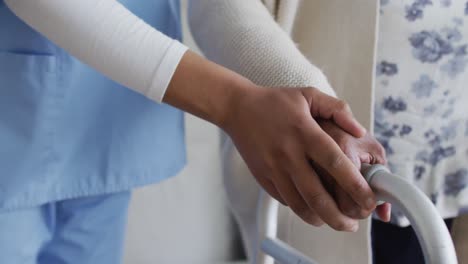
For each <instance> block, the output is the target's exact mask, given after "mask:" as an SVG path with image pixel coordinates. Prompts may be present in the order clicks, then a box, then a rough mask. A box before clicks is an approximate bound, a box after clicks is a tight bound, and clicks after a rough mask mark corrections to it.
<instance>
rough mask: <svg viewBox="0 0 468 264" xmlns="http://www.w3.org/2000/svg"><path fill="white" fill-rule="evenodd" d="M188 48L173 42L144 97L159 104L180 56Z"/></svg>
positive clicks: (175, 41)
mask: <svg viewBox="0 0 468 264" xmlns="http://www.w3.org/2000/svg"><path fill="white" fill-rule="evenodd" d="M187 50H188V48H187V47H186V46H185V45H184V44H182V43H180V42H179V41H177V40H174V41H173V42H172V43H171V45H170V46H169V48H168V49H167V51H166V54H165V55H164V57H163V59H162V61H161V64H159V67H158V69H157V70H156V72H155V74H154V77H153V80H152V82H151V85H150V87H149V89H148V90H147V94H146V96H147V97H148V98H150V99H152V100H154V101H156V102H158V103H161V102H162V100H163V98H164V94H165V93H166V90H167V87H168V86H169V83H170V82H171V80H172V76H173V75H174V72H175V70H176V69H177V66H178V65H179V62H180V60H181V59H182V56H183V55H184V54H185V52H186V51H187Z"/></svg>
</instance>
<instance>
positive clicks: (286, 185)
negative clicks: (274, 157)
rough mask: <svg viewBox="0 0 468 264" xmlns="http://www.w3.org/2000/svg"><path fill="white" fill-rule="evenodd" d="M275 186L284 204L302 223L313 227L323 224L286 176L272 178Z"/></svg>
mask: <svg viewBox="0 0 468 264" xmlns="http://www.w3.org/2000/svg"><path fill="white" fill-rule="evenodd" d="M274 183H275V186H276V188H277V190H278V192H279V194H280V195H281V197H282V198H283V200H284V201H285V202H286V204H287V205H288V206H289V207H290V208H291V210H293V212H294V213H295V214H296V215H298V216H299V217H300V218H301V219H302V220H303V221H304V222H306V223H309V224H311V225H314V226H320V225H322V224H323V222H322V220H320V218H319V217H318V216H317V214H316V213H315V212H314V209H311V208H310V207H309V206H308V205H307V203H306V202H305V201H304V199H303V198H302V196H301V195H300V194H299V192H298V190H297V189H296V187H295V186H294V184H293V182H292V181H291V179H290V177H289V176H288V175H279V174H278V175H276V176H274Z"/></svg>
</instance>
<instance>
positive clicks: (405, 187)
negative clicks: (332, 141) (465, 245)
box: [362, 165, 457, 264]
mask: <svg viewBox="0 0 468 264" xmlns="http://www.w3.org/2000/svg"><path fill="white" fill-rule="evenodd" d="M362 173H363V175H364V177H365V178H366V180H367V181H368V182H369V185H370V186H371V187H372V189H373V190H374V191H375V193H376V195H377V199H379V200H382V201H386V202H389V203H391V204H392V205H394V206H396V207H398V208H399V209H401V210H402V211H403V213H404V214H405V215H406V217H408V219H409V220H410V222H411V224H412V226H413V228H414V230H415V232H416V235H417V237H418V239H419V242H420V244H421V248H422V250H423V253H424V258H425V260H426V263H431V264H456V263H457V256H456V254H455V248H454V246H453V242H452V238H451V236H450V233H449V231H448V229H447V227H446V225H445V222H444V220H443V219H442V217H440V215H439V212H438V211H437V209H436V208H435V206H434V205H433V204H432V202H431V201H430V200H429V198H428V197H427V196H426V195H425V194H424V193H423V192H422V191H421V190H419V189H418V188H416V187H415V186H414V185H412V184H411V183H409V182H407V181H406V180H404V179H403V178H401V177H398V176H396V175H393V174H391V173H390V171H389V170H388V169H387V168H386V167H384V166H382V165H373V166H370V165H363V168H362Z"/></svg>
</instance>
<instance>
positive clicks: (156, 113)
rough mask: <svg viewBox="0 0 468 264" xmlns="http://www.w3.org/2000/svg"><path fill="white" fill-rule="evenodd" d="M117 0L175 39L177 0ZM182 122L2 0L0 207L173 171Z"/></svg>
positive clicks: (121, 185) (181, 161) (99, 190)
mask: <svg viewBox="0 0 468 264" xmlns="http://www.w3.org/2000/svg"><path fill="white" fill-rule="evenodd" d="M119 2H121V3H122V4H123V5H125V6H126V7H127V8H128V9H130V10H131V11H132V12H133V13H135V14H136V15H137V16H139V17H140V18H141V19H143V20H144V21H145V22H147V23H148V24H150V25H152V26H153V27H155V28H156V29H158V30H160V31H162V32H163V33H165V34H167V35H168V36H170V37H172V38H175V39H179V40H180V39H181V25H180V17H179V11H180V10H179V2H178V0H142V1H134V0H122V1H119ZM76 41H79V39H77V40H76ZM154 48H155V49H157V48H158V47H154ZM128 52H132V51H131V50H129V51H128ZM183 121H184V120H183V113H182V112H180V111H179V110H176V109H174V108H172V107H170V106H167V105H162V104H157V103H155V102H152V101H150V100H149V99H147V98H145V97H144V96H142V95H140V94H137V93H135V92H133V91H131V90H129V89H128V88H125V87H122V86H120V85H119V84H117V83H115V82H113V81H111V80H109V79H107V78H106V77H104V76H102V75H101V74H99V73H98V72H96V71H95V70H93V69H91V68H90V67H88V66H86V65H85V64H83V63H81V62H80V61H78V60H77V59H76V58H74V57H73V56H71V55H70V54H68V53H67V52H66V51H64V50H63V49H61V48H59V47H57V46H55V45H54V44H53V43H51V42H50V41H49V40H47V39H46V38H45V37H43V36H42V35H41V34H40V33H38V32H36V31H35V30H33V29H32V28H31V27H29V26H28V25H26V24H25V23H23V22H22V21H21V20H20V19H18V18H17V17H16V16H15V15H14V14H13V13H12V12H11V11H10V10H9V9H8V8H7V7H6V6H5V4H4V2H3V0H0V209H15V208H21V207H30V206H36V205H41V204H44V203H48V202H52V201H57V200H63V199H68V198H76V197H81V196H89V195H97V194H104V193H111V192H118V191H123V190H129V189H131V188H134V187H136V186H142V185H146V184H151V183H156V182H159V181H161V180H164V179H166V178H168V177H170V176H172V175H175V174H177V172H178V171H179V170H181V168H182V167H183V166H184V165H185V161H186V159H185V144H184V122H183Z"/></svg>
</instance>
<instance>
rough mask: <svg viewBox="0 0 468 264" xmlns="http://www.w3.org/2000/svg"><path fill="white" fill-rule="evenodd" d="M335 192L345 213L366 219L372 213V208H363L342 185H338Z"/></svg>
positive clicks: (354, 217) (355, 217)
mask: <svg viewBox="0 0 468 264" xmlns="http://www.w3.org/2000/svg"><path fill="white" fill-rule="evenodd" d="M335 192H336V196H335V197H336V200H337V202H338V205H339V207H340V210H341V211H342V212H343V213H344V214H345V215H347V216H349V217H351V218H353V219H366V218H367V217H369V216H370V215H371V213H372V211H371V210H365V209H362V208H361V207H360V206H359V205H357V204H356V203H355V202H354V201H353V199H351V197H350V196H349V195H348V194H347V193H346V192H345V191H344V190H343V189H342V188H341V187H340V186H336V190H335Z"/></svg>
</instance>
